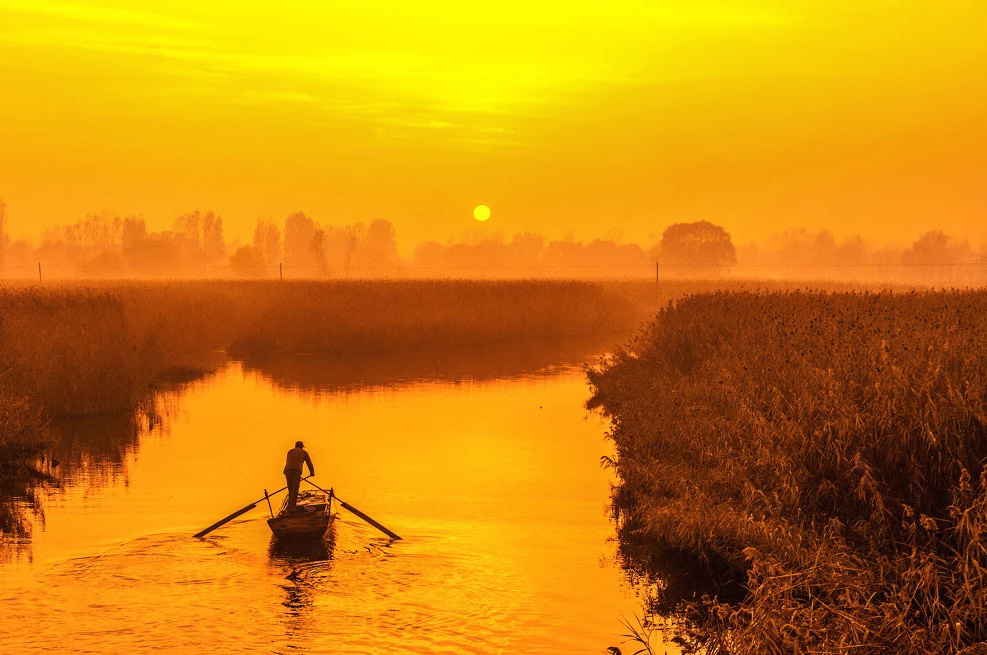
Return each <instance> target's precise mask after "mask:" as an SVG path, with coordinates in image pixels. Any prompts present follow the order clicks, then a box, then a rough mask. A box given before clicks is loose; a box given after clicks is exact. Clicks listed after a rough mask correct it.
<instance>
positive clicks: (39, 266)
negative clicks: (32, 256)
mask: <svg viewBox="0 0 987 655" xmlns="http://www.w3.org/2000/svg"><path fill="white" fill-rule="evenodd" d="M38 282H41V262H38Z"/></svg>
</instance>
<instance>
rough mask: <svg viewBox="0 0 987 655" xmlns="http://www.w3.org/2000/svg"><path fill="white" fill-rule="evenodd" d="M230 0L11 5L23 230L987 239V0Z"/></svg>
mask: <svg viewBox="0 0 987 655" xmlns="http://www.w3.org/2000/svg"><path fill="white" fill-rule="evenodd" d="M530 4H537V5H538V7H539V8H538V9H532V8H531V7H530V6H529V5H530ZM862 4H865V5H867V6H865V7H862V6H861V5H862ZM227 5H229V6H227ZM233 6H234V3H222V4H219V5H217V6H212V4H211V3H209V2H202V1H201V0H200V1H197V2H188V1H187V0H179V1H178V2H164V1H154V2H147V3H143V6H141V7H140V8H134V7H128V6H126V5H124V4H123V3H119V2H82V1H80V2H72V1H62V0H0V197H3V199H4V200H5V201H6V203H7V205H8V211H7V215H8V223H9V230H10V232H11V233H12V234H13V235H14V236H15V237H17V236H27V237H30V238H32V239H33V238H37V237H39V236H40V235H41V233H42V232H43V230H44V229H45V228H46V227H47V226H50V225H52V224H55V223H67V222H74V221H76V220H79V219H80V218H82V217H83V216H84V215H85V214H86V213H87V212H96V211H100V210H103V209H106V210H109V211H110V212H112V213H121V214H129V213H140V214H143V215H144V216H145V217H146V218H147V220H148V224H149V227H151V228H152V229H163V228H165V227H167V226H169V225H170V224H171V221H172V219H173V218H174V217H175V216H176V215H178V214H180V213H183V212H186V211H190V210H193V209H203V210H206V209H212V210H214V211H217V212H219V213H220V214H222V216H223V218H224V221H225V224H226V233H227V238H228V239H232V238H237V237H239V238H249V234H250V233H251V232H252V229H253V225H254V223H255V221H256V220H257V219H258V218H262V217H263V218H275V219H277V220H279V221H280V220H282V219H283V218H284V216H285V215H287V214H288V213H289V212H291V211H294V210H299V209H300V210H303V211H305V212H306V213H308V214H309V215H310V216H312V217H313V218H315V219H316V220H318V221H320V222H324V223H334V224H342V223H350V222H354V221H369V220H372V219H374V218H386V219H388V220H391V221H392V222H393V223H394V224H395V226H396V228H397V233H398V238H399V243H400V245H401V247H402V250H403V251H407V250H409V249H410V248H411V247H412V246H413V245H414V244H415V243H417V242H419V241H422V240H424V239H438V240H443V241H444V240H447V239H459V238H462V237H463V236H464V234H467V233H476V232H477V231H488V232H499V233H502V234H505V235H508V236H509V235H511V234H513V233H516V232H520V231H524V230H532V231H538V232H542V233H544V234H546V235H548V236H550V237H560V236H563V235H565V234H567V233H571V234H572V235H573V236H575V237H576V238H580V239H589V238H594V237H598V236H599V237H608V238H619V239H624V240H633V241H639V242H642V243H645V244H647V243H649V242H651V241H653V240H654V238H655V236H654V235H658V234H660V232H661V231H662V230H663V229H664V228H665V227H667V226H668V225H669V224H671V223H673V222H677V221H684V220H690V221H691V220H699V219H708V220H712V221H714V222H717V223H720V224H722V225H724V226H726V227H727V229H728V230H729V231H730V232H732V233H733V235H734V239H735V241H737V242H743V241H747V240H750V239H755V238H761V237H763V236H765V235H767V234H769V233H771V232H775V231H778V230H782V229H786V228H791V227H796V226H806V227H809V228H813V229H820V228H824V227H825V228H829V229H831V230H833V232H834V233H835V234H836V235H837V236H843V235H846V234H849V233H860V234H862V235H864V236H865V237H868V238H870V239H873V240H876V241H878V242H887V241H891V240H897V241H903V242H904V241H909V240H911V239H914V238H915V237H916V236H918V234H920V233H921V232H922V231H924V230H926V229H928V228H932V227H938V228H943V229H945V230H947V231H949V232H951V233H954V234H958V235H965V236H968V237H970V238H972V239H973V240H974V241H975V242H981V241H984V240H987V216H985V210H984V207H987V190H985V189H987V155H985V153H987V127H985V126H987V109H985V107H987V38H985V37H984V34H985V33H987V8H985V5H984V3H983V2H982V1H972V0H971V1H969V2H959V1H949V0H947V1H946V2H931V1H930V2H924V3H919V2H910V1H909V0H904V1H902V2H882V3H877V2H869V3H860V2H855V1H854V2H851V1H849V0H834V1H832V2H806V3H793V2H784V3H783V2H761V3H739V2H718V3H704V2H701V1H699V2H696V1H693V0H677V1H675V2H664V3H651V2H640V3H620V4H619V5H616V6H614V7H607V6H605V3H584V2H573V1H571V0H567V1H566V2H555V1H552V2H548V3H528V2H520V1H517V2H489V1H486V0H483V1H480V2H433V3H428V4H424V5H416V4H415V3H405V2H398V1H394V0H392V1H390V2H384V3H375V8H366V7H363V6H362V3H353V2H345V3H340V2H326V1H321V0H320V1H319V2H311V3H306V2H279V3H272V2H263V3H256V4H251V3H249V2H248V3H245V4H243V5H242V6H238V7H236V8H232V7H233ZM479 203H485V204H487V205H489V206H490V207H491V210H492V212H493V215H492V216H491V218H490V220H489V221H487V222H486V223H484V224H482V225H481V224H479V223H477V222H476V221H474V220H473V218H472V210H473V207H474V205H476V204H479Z"/></svg>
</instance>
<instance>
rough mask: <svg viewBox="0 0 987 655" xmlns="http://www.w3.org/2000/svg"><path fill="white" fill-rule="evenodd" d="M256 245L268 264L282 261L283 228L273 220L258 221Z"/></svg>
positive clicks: (255, 237) (255, 234)
mask: <svg viewBox="0 0 987 655" xmlns="http://www.w3.org/2000/svg"><path fill="white" fill-rule="evenodd" d="M254 247H255V248H257V249H258V250H259V251H260V253H261V256H262V257H263V258H264V261H265V262H267V263H268V264H275V263H277V262H279V261H281V230H280V229H278V226H277V225H275V224H274V222H273V221H259V222H258V223H257V227H255V228H254Z"/></svg>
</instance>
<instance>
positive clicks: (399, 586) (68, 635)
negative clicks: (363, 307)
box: [0, 357, 672, 653]
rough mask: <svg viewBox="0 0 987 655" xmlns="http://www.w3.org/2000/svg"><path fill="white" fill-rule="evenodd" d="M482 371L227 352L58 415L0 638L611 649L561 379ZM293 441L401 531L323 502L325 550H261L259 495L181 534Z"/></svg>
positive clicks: (582, 443) (121, 648)
mask: <svg viewBox="0 0 987 655" xmlns="http://www.w3.org/2000/svg"><path fill="white" fill-rule="evenodd" d="M492 361H494V362H496V365H495V366H494V368H493V369H492V370H494V371H495V373H492V374H490V375H487V376H484V375H480V376H477V377H478V378H479V379H477V377H474V378H473V379H465V380H459V381H452V380H450V379H440V378H441V376H431V378H432V379H417V380H415V379H414V376H413V375H409V374H408V371H407V370H406V369H407V368H408V367H407V365H404V366H399V367H397V369H396V370H398V371H400V375H395V376H390V375H388V373H387V370H388V369H389V367H388V366H384V367H383V368H382V369H379V370H378V369H377V368H375V367H373V366H370V367H367V366H358V367H356V368H358V369H359V370H360V374H356V372H355V371H350V372H349V373H347V371H346V370H345V367H344V368H343V369H340V367H338V366H335V367H334V366H326V365H324V364H320V363H319V362H318V361H315V360H280V361H277V362H268V363H265V364H263V365H251V366H245V365H243V364H240V363H233V364H229V365H227V366H225V367H224V368H222V369H221V370H219V371H218V372H217V373H216V374H214V375H212V376H210V377H208V378H207V379H205V380H202V381H199V382H196V383H193V384H191V385H188V386H186V387H184V388H182V389H181V390H179V391H177V392H169V393H163V394H162V395H161V396H159V397H158V398H157V399H156V408H157V409H156V412H155V418H154V419H153V420H149V421H148V420H145V421H143V422H142V423H141V424H140V425H138V426H137V427H136V428H135V426H134V425H132V424H131V423H130V422H129V421H127V420H126V419H125V418H121V419H116V420H99V421H89V422H83V421H78V422H75V423H73V424H71V425H68V426H64V427H63V430H62V431H63V433H64V435H65V436H64V443H63V445H62V446H61V448H62V449H63V451H64V454H63V457H65V458H66V461H65V462H64V464H63V466H62V471H63V475H64V478H65V484H64V489H63V490H61V491H59V492H56V493H54V494H52V496H51V497H50V499H49V500H48V502H47V503H46V506H45V511H44V517H43V522H44V525H43V527H42V526H40V525H39V526H38V527H36V529H35V534H34V538H33V540H32V543H31V544H30V547H29V548H25V549H23V550H22V551H20V553H19V554H15V555H13V556H12V559H9V560H8V561H7V562H6V563H4V564H0V583H2V584H0V644H2V647H0V650H2V651H3V652H10V653H22V652H31V651H41V650H50V649H52V648H55V649H56V650H59V651H62V652H68V651H71V652H77V653H90V652H92V653H123V652H131V653H133V652H138V653H139V652H148V651H151V650H155V649H167V651H168V652H179V653H181V652H192V653H202V652H223V653H230V652H271V653H299V652H300V653H330V652H331V653H600V652H601V651H602V650H603V649H604V648H606V647H607V646H610V645H621V646H622V647H623V648H624V652H633V651H634V650H636V648H633V647H631V645H630V644H622V641H623V638H622V637H620V636H619V635H620V633H621V632H623V631H624V627H623V626H622V624H621V619H622V618H628V619H630V618H632V617H633V616H635V615H636V614H639V613H640V611H641V610H640V608H641V600H640V599H639V598H638V597H637V595H636V593H635V590H634V589H633V588H632V587H631V586H630V583H628V582H627V576H626V575H625V573H624V572H623V571H622V570H621V568H620V567H619V566H618V565H617V563H616V562H615V545H614V544H613V543H612V542H611V541H610V539H611V537H612V535H613V526H612V525H611V524H610V522H609V520H608V518H607V515H606V511H605V510H606V504H607V500H608V496H609V485H610V482H611V479H610V477H609V473H608V472H606V471H605V470H604V469H602V468H601V467H600V464H599V461H600V456H601V455H604V454H611V452H612V447H611V445H610V444H609V442H607V441H605V439H604V433H605V425H604V424H603V423H602V421H601V420H600V418H599V417H598V416H596V415H595V414H592V413H589V412H587V411H586V410H585V409H583V403H584V402H585V400H586V398H587V395H588V390H587V386H586V382H585V378H584V376H583V374H582V371H581V370H580V369H579V368H578V367H556V368H553V369H549V370H542V371H540V372H539V373H538V374H534V375H531V374H528V375H518V374H514V375H508V374H505V372H504V368H505V367H506V368H509V361H507V362H506V363H505V360H504V358H496V357H494V358H493V360H492ZM498 367H499V368H498ZM390 368H393V367H390ZM488 368H489V367H488ZM454 377H455V378H456V379H458V378H460V377H463V376H460V375H456V376H454ZM347 379H350V380H352V382H347ZM296 439H302V440H304V441H305V443H306V446H307V448H308V450H309V452H310V453H311V454H312V458H313V460H314V462H315V466H316V472H317V476H316V477H315V478H314V480H315V481H316V482H317V483H318V484H320V485H322V486H325V487H329V486H333V487H335V489H336V491H337V493H338V494H339V495H340V496H341V497H342V498H343V499H344V500H346V501H348V502H349V503H351V504H353V505H355V506H356V507H358V508H359V509H361V510H363V511H364V512H366V513H368V514H370V515H371V516H373V517H374V518H376V519H377V520H379V521H381V522H382V523H383V524H384V525H386V526H388V527H389V528H391V529H393V530H394V531H396V532H397V533H399V534H400V535H401V536H403V537H404V539H403V540H402V541H398V542H393V543H392V542H390V541H389V540H387V539H386V538H385V537H384V536H383V535H381V534H380V533H378V532H376V531H375V530H374V529H373V528H370V527H369V526H367V525H365V524H364V523H362V522H360V521H359V520H358V519H357V518H356V517H354V516H352V515H350V514H348V513H345V512H343V513H342V514H341V519H342V520H341V521H340V522H338V524H337V525H338V528H337V530H336V539H335V544H334V545H333V546H332V547H331V548H330V549H329V550H328V552H322V553H319V552H314V553H312V552H309V553H293V554H292V553H282V552H278V550H277V549H275V548H273V547H272V546H273V545H272V543H271V536H270V532H269V530H268V527H267V525H266V523H265V518H266V517H267V515H268V514H267V508H266V504H264V503H261V504H260V505H258V507H257V509H255V510H253V511H252V512H250V513H248V514H246V515H244V516H243V517H241V518H239V519H237V520H235V521H234V522H232V523H230V524H227V525H226V526H224V527H223V528H220V529H219V530H218V531H216V532H214V533H212V534H211V535H210V536H209V537H207V538H206V539H204V540H198V539H194V538H192V537H191V536H190V535H191V534H192V533H194V532H196V531H197V530H199V529H201V528H203V527H205V526H206V525H208V524H210V523H212V522H213V521H215V520H217V519H218V518H220V517H222V516H224V515H226V514H229V513H230V512H232V511H233V510H235V509H237V508H239V507H241V506H243V505H245V504H247V503H249V502H251V501H254V500H256V499H257V498H258V497H259V496H261V495H262V494H263V489H264V488H268V489H271V490H273V489H276V488H279V487H281V486H282V485H283V476H281V473H280V470H281V466H282V465H283V458H284V452H285V451H286V450H287V449H288V448H289V447H290V446H291V445H292V443H293V442H294V441H295V440H296ZM275 509H276V507H275ZM8 557H11V556H10V555H8ZM667 648H668V650H669V652H672V647H670V646H668V647H667Z"/></svg>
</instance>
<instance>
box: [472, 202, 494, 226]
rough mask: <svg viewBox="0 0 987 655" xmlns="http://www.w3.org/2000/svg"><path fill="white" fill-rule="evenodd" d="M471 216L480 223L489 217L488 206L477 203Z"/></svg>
mask: <svg viewBox="0 0 987 655" xmlns="http://www.w3.org/2000/svg"><path fill="white" fill-rule="evenodd" d="M473 218H475V219H476V220H478V221H480V222H481V223H482V222H483V221H485V220H487V219H488V218H490V208H489V207H487V206H486V205H477V206H476V208H475V209H474V210H473Z"/></svg>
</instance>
